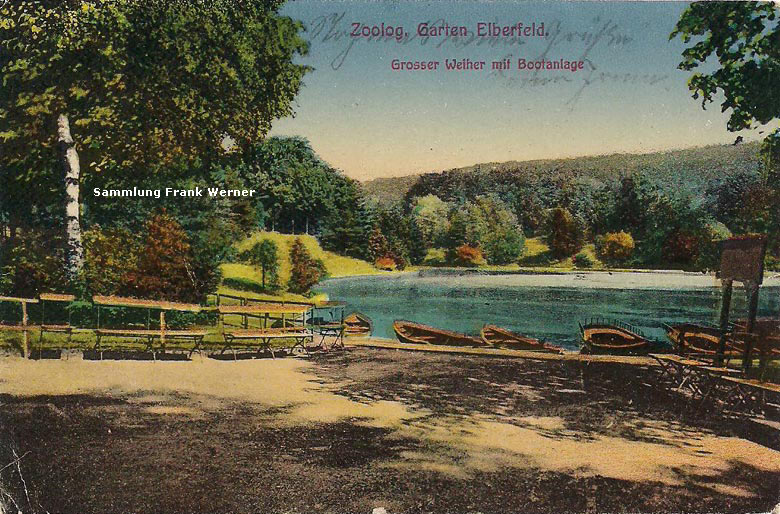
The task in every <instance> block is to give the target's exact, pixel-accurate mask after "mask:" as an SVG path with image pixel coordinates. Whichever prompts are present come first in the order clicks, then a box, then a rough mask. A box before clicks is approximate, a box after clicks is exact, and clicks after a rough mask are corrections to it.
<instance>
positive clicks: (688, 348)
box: [666, 323, 743, 357]
mask: <svg viewBox="0 0 780 514" xmlns="http://www.w3.org/2000/svg"><path fill="white" fill-rule="evenodd" d="M666 337H668V338H669V340H670V341H671V342H672V343H674V344H676V345H677V347H678V349H679V350H680V351H682V352H685V353H701V354H706V355H714V354H715V353H717V351H718V345H719V344H720V330H718V329H717V328H715V327H708V326H705V325H696V324H694V323H681V324H679V325H672V326H667V327H666ZM742 351H743V348H742V344H741V343H739V342H736V341H733V340H732V339H731V338H727V339H726V353H725V355H728V356H731V357H735V356H738V355H740V354H741V353H742Z"/></svg>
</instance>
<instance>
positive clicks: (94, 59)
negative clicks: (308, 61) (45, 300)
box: [0, 0, 308, 277]
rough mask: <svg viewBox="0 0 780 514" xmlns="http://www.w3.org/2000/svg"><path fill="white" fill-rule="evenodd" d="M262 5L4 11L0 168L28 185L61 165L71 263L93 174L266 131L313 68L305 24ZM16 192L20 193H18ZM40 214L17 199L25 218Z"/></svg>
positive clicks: (7, 178) (197, 153)
mask: <svg viewBox="0 0 780 514" xmlns="http://www.w3.org/2000/svg"><path fill="white" fill-rule="evenodd" d="M280 4H281V2H277V1H261V0H246V1H241V0H191V1H184V0H173V1H168V0H92V1H81V0H46V1H40V0H38V1H24V0H23V1H17V2H5V3H4V4H3V5H2V7H0V79H2V84H3V86H2V87H3V93H2V95H0V142H1V143H2V146H3V149H2V152H0V173H2V174H3V177H0V178H2V183H3V184H5V185H7V187H9V188H10V189H15V190H17V191H19V192H22V191H24V190H25V188H28V189H29V188H30V187H31V185H32V187H40V188H43V187H44V186H43V185H42V183H43V182H44V181H50V180H51V173H50V171H49V170H51V169H52V168H53V167H57V163H58V162H59V163H62V166H61V167H60V169H62V168H64V169H63V174H62V175H61V178H60V184H61V186H60V187H62V188H63V189H64V190H65V192H66V194H64V195H63V197H64V198H65V205H64V206H62V209H61V211H62V220H63V223H62V226H63V228H64V229H65V230H66V233H67V238H68V241H69V258H68V263H69V264H68V268H69V272H70V275H71V277H75V276H76V275H77V274H78V272H79V270H80V269H81V266H82V257H81V255H82V252H81V227H80V215H79V208H78V207H79V185H80V183H81V181H82V180H83V179H84V176H85V175H88V174H92V173H106V174H113V175H115V176H116V179H117V180H116V181H118V182H120V183H121V177H122V176H126V175H128V174H143V173H154V172H155V170H158V169H161V168H162V167H165V166H168V165H170V164H172V163H178V164H180V163H182V162H189V161H195V160H200V161H208V160H209V159H212V158H214V156H217V155H219V153H220V152H223V151H225V150H224V148H223V147H222V141H223V140H224V138H225V137H226V136H229V137H230V138H231V139H232V140H233V141H235V144H236V145H238V146H239V147H240V148H247V147H248V146H249V145H251V144H253V143H255V142H257V141H260V140H262V139H263V138H264V137H265V135H266V134H267V132H268V131H269V130H270V128H271V124H272V122H273V120H275V119H277V118H280V117H283V116H287V115H290V114H292V107H291V102H292V100H293V98H294V97H295V95H296V94H297V93H298V91H299V89H300V87H301V84H302V78H303V76H304V74H305V73H306V72H307V71H308V68H307V67H305V66H303V65H299V64H297V63H295V62H294V59H295V57H296V56H299V55H303V54H305V53H306V52H307V50H308V47H307V44H306V42H305V41H304V40H303V39H302V38H301V36H300V33H301V31H302V30H303V28H302V25H301V24H300V23H299V22H297V21H294V20H292V19H290V18H287V17H283V16H280V15H279V14H278V8H279V6H280ZM9 196H13V195H12V194H9ZM27 214H29V212H27V211H25V207H24V206H23V205H22V206H18V212H16V217H17V218H21V219H19V220H17V221H18V222H19V223H21V224H22V225H23V224H24V221H25V220H24V217H25V216H26V215H27Z"/></svg>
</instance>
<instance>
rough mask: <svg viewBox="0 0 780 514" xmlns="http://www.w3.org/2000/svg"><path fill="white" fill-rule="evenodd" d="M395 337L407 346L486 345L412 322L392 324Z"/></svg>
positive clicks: (463, 336)
mask: <svg viewBox="0 0 780 514" xmlns="http://www.w3.org/2000/svg"><path fill="white" fill-rule="evenodd" d="M393 330H394V331H395V335H396V337H398V340H399V341H401V342H402V343H407V344H440V345H447V346H485V345H486V343H485V342H484V341H482V339H480V338H478V337H473V336H469V335H466V334H460V333H458V332H451V331H449V330H442V329H439V328H434V327H430V326H428V325H423V324H421V323H414V322H412V321H404V320H396V321H394V322H393Z"/></svg>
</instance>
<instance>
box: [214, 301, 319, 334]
mask: <svg viewBox="0 0 780 514" xmlns="http://www.w3.org/2000/svg"><path fill="white" fill-rule="evenodd" d="M217 311H218V312H219V316H220V318H221V319H222V324H223V325H228V323H226V322H225V316H226V315H236V316H241V328H243V329H249V328H250V326H249V318H255V319H258V320H261V321H263V324H264V325H265V327H264V328H269V327H268V325H269V324H270V322H272V321H279V322H281V325H282V327H288V325H289V324H304V323H305V322H306V315H307V314H308V313H309V311H311V306H310V305H303V304H281V303H270V302H269V303H255V304H252V305H220V306H218V307H217ZM233 326H235V325H233ZM288 328H289V327H288ZM292 328H294V327H292Z"/></svg>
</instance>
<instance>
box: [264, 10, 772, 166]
mask: <svg viewBox="0 0 780 514" xmlns="http://www.w3.org/2000/svg"><path fill="white" fill-rule="evenodd" d="M685 7H686V4H685V3H682V2H561V1H546V2H507V1H481V2H480V1H471V2H466V1H446V0H442V1H435V2H412V1H387V2H378V1H358V0H355V1H332V0H331V1H317V0H299V1H293V2H290V3H287V4H285V6H284V7H283V8H282V14H284V15H287V16H291V17H293V18H295V19H298V20H301V21H302V22H303V23H304V25H305V26H306V28H307V30H306V33H305V38H306V39H308V40H309V41H310V51H309V54H308V55H307V56H305V57H302V58H300V59H299V61H300V62H301V63H303V64H307V65H309V66H312V67H313V68H314V70H313V71H312V72H311V73H309V74H307V75H306V77H305V78H304V87H303V88H302V89H301V91H300V93H299V95H298V97H297V98H296V101H295V104H294V109H295V112H296V114H295V116H294V117H290V118H285V119H282V120H278V121H277V122H276V123H275V125H274V128H273V130H272V132H271V133H272V135H298V136H303V137H305V138H307V139H308V140H309V141H310V142H311V144H312V147H313V148H314V150H315V151H316V152H317V153H318V154H319V155H320V157H322V158H323V159H324V160H325V161H327V162H328V163H329V164H330V165H331V166H333V167H335V168H338V169H341V170H343V171H344V173H346V174H347V175H348V176H350V177H353V178H356V179H359V180H370V179H374V178H379V177H390V176H403V175H410V174H414V173H421V172H430V171H442V170H446V169H450V168H454V167H460V166H469V165H472V164H477V163H483V162H502V161H509V160H520V161H522V160H530V159H547V158H561V157H576V156H583V155H600V154H610V153H616V152H631V153H644V152H651V151H657V150H667V149H676V148H687V147H692V146H702V145H708V144H718V143H731V142H733V141H734V139H735V137H736V135H737V134H734V133H730V132H728V131H727V130H726V120H727V118H728V113H721V111H720V105H718V104H710V105H708V107H707V109H706V110H703V109H702V106H701V103H700V101H697V100H694V99H693V98H692V97H691V93H690V91H689V90H688V87H687V80H688V77H689V76H690V72H685V71H681V70H678V69H677V64H678V63H679V61H680V54H681V52H682V50H683V48H684V46H683V44H682V42H681V40H680V39H679V38H677V39H674V40H671V41H670V40H669V34H670V33H671V32H672V30H673V29H674V25H675V23H676V21H677V19H678V18H679V16H680V14H681V13H682V11H683V10H684V9H685ZM426 22H428V23H429V26H440V25H441V23H446V24H448V25H449V26H451V27H453V26H464V27H466V29H467V31H469V35H468V36H467V37H466V38H463V37H460V38H458V37H448V36H447V35H441V36H430V37H427V38H425V37H420V36H419V35H418V34H417V28H418V25H419V24H421V23H426ZM480 22H482V23H490V22H493V23H497V24H498V25H500V26H511V25H515V24H517V23H523V24H524V26H528V25H530V24H533V23H535V24H536V27H537V28H538V27H539V26H540V25H541V24H542V23H543V24H544V31H543V35H542V36H528V37H526V36H524V37H514V38H513V37H506V38H492V39H491V38H480V37H477V36H476V35H475V31H476V29H477V24H478V23H480ZM383 23H384V25H385V27H390V26H392V27H394V29H397V27H402V31H403V32H402V33H403V34H404V35H405V36H404V37H403V38H402V40H401V41H397V40H396V39H395V38H394V37H385V38H381V37H372V38H355V37H352V36H351V32H352V30H353V24H359V25H358V26H360V27H362V26H363V25H366V26H367V27H369V29H370V28H373V27H374V26H378V27H380V28H381V26H382V24H383ZM505 58H509V59H510V63H511V68H510V69H509V70H508V71H500V72H499V71H493V70H491V63H492V61H499V60H502V59H505ZM394 59H399V60H403V61H425V62H428V61H437V62H439V69H437V70H434V71H429V70H414V71H406V70H393V69H392V62H393V60H394ZM447 59H449V60H458V61H460V60H462V59H470V60H471V61H477V62H478V61H484V62H485V69H483V70H464V71H448V70H446V69H444V67H445V60H447ZM519 59H526V61H538V60H539V59H546V60H551V61H552V60H556V61H557V60H559V59H565V60H567V61H579V60H583V61H584V65H583V66H584V69H583V70H579V71H577V72H575V73H572V72H570V71H565V70H540V71H537V72H534V71H529V70H519V69H517V64H518V61H519ZM741 135H743V136H744V138H745V140H747V141H749V140H752V139H757V138H758V137H759V136H758V135H757V133H756V132H747V133H741Z"/></svg>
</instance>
